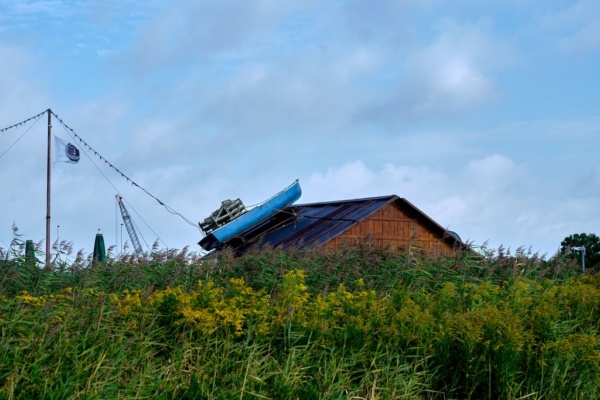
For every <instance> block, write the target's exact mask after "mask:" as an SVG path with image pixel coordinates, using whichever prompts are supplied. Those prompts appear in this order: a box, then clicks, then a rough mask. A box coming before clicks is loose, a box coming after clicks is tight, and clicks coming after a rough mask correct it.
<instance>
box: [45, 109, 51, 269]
mask: <svg viewBox="0 0 600 400" xmlns="http://www.w3.org/2000/svg"><path fill="white" fill-rule="evenodd" d="M46 112H47V113H48V162H47V163H46V269H50V268H51V266H50V167H51V165H50V146H51V144H52V141H51V131H52V120H51V114H52V110H50V109H47V110H46Z"/></svg>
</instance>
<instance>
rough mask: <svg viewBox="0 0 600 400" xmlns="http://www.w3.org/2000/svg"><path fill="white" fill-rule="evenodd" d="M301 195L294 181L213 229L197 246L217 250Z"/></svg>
mask: <svg viewBox="0 0 600 400" xmlns="http://www.w3.org/2000/svg"><path fill="white" fill-rule="evenodd" d="M301 195H302V189H301V188H300V182H299V181H298V180H296V181H295V182H294V183H293V184H291V185H290V186H289V187H287V188H286V189H284V190H283V191H281V192H280V193H278V194H276V195H275V196H273V197H272V198H270V199H269V200H267V201H265V202H264V203H262V204H261V205H259V206H257V207H255V208H253V209H251V210H250V211H247V212H246V213H244V214H242V215H240V216H239V217H238V218H236V219H234V220H233V221H231V222H229V223H228V224H226V225H223V226H221V227H219V228H218V229H215V230H214V231H212V232H211V233H210V234H208V235H207V236H205V237H204V238H203V239H202V240H201V241H200V242H199V243H198V244H199V245H200V246H201V247H202V248H203V249H204V250H206V251H210V250H213V249H216V248H218V247H219V246H221V245H222V244H223V243H225V242H226V241H228V240H230V239H232V238H234V237H236V236H238V235H239V234H241V233H243V232H245V231H247V230H248V229H250V228H252V227H253V226H255V225H256V224H258V223H260V222H262V221H264V220H266V219H268V218H270V217H272V216H273V215H275V214H277V213H278V212H279V211H281V210H283V209H284V208H285V207H287V206H289V205H291V204H293V203H294V202H295V201H296V200H298V199H299V198H300V196H301Z"/></svg>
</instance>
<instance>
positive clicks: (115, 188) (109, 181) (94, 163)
mask: <svg viewBox="0 0 600 400" xmlns="http://www.w3.org/2000/svg"><path fill="white" fill-rule="evenodd" d="M61 125H62V124H61ZM63 129H65V131H66V132H67V135H69V136H72V135H71V133H70V132H69V131H68V130H67V129H66V128H65V126H64V125H63ZM72 139H75V138H73V137H72ZM92 151H93V150H92ZM83 154H85V156H86V157H87V158H88V159H89V160H90V162H91V163H92V165H93V166H94V167H95V168H96V169H97V170H98V172H100V174H101V175H102V176H103V177H104V179H106V181H107V182H108V183H109V185H110V186H112V188H113V189H114V190H115V192H116V193H117V194H119V195H120V194H121V191H120V190H119V189H117V187H116V186H115V185H114V184H113V182H112V181H111V180H110V179H109V178H108V176H106V174H105V173H104V172H103V171H102V170H101V169H100V167H98V165H97V164H96V162H94V159H93V158H92V157H90V155H89V154H88V153H87V151H85V150H84V152H83ZM121 198H122V197H121ZM127 204H129V206H130V207H131V208H132V209H133V211H135V213H136V214H137V215H138V216H140V214H139V213H138V212H137V211H136V210H135V209H134V208H133V206H131V204H130V203H129V202H127ZM140 218H141V216H140ZM142 220H143V219H142ZM132 222H133V223H134V225H135V222H134V221H133V220H132ZM144 223H145V224H146V225H147V226H148V228H150V226H149V225H148V223H146V221H144ZM136 228H137V227H136ZM150 230H151V231H152V233H154V235H156V237H157V238H158V240H160V241H161V242H162V243H163V244H164V245H165V246H166V247H169V246H167V244H166V243H165V242H164V241H163V240H162V239H161V238H160V237H159V236H158V235H157V234H156V232H154V230H152V228H150ZM138 233H140V236H142V239H143V241H144V243H145V244H146V247H147V248H148V249H150V246H148V242H147V241H146V239H145V238H144V236H143V235H142V234H141V232H140V231H139V229H138Z"/></svg>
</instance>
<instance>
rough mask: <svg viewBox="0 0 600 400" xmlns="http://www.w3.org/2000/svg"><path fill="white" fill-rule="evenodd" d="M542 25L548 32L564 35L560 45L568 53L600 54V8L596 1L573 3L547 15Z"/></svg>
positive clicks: (586, 0)
mask: <svg viewBox="0 0 600 400" xmlns="http://www.w3.org/2000/svg"><path fill="white" fill-rule="evenodd" d="M541 23H542V27H544V28H546V29H547V30H550V31H555V32H559V33H560V34H561V35H562V38H560V39H559V43H560V46H561V48H562V49H563V51H565V52H567V53H571V54H581V55H586V54H597V53H598V52H600V8H599V7H598V3H597V2H596V1H594V0H579V1H576V2H571V3H570V4H569V6H567V7H565V8H563V9H561V10H560V11H554V12H549V13H547V14H546V15H545V17H544V18H543V19H542V22H541Z"/></svg>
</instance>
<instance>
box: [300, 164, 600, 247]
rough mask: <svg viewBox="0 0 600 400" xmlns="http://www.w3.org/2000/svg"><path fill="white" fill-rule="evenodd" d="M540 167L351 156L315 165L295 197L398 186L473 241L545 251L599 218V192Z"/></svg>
mask: <svg viewBox="0 0 600 400" xmlns="http://www.w3.org/2000/svg"><path fill="white" fill-rule="evenodd" d="M538 174H539V171H536V172H534V171H532V170H531V169H530V168H529V167H528V166H526V165H524V164H519V163H517V162H515V161H514V160H513V159H511V158H509V157H507V156H505V155H501V154H492V155H489V156H486V157H483V158H478V159H472V160H470V161H467V162H465V163H464V164H463V165H462V166H461V167H460V168H459V169H457V170H449V169H444V168H438V169H432V168H426V167H409V166H403V165H395V164H391V163H388V164H385V165H384V166H382V167H381V168H379V169H373V168H370V167H369V166H367V164H365V163H364V162H362V161H360V160H356V161H352V162H347V163H343V164H340V165H338V166H336V167H331V168H329V169H327V171H326V172H323V173H313V174H312V175H311V176H310V177H309V178H308V180H305V181H304V182H302V183H303V188H304V193H303V197H302V198H301V200H300V201H299V202H313V201H329V200H344V199H351V198H360V197H372V196H379V195H389V194H397V195H399V196H400V197H404V198H406V199H407V200H409V201H410V202H412V203H413V204H415V205H416V206H417V207H418V208H420V209H421V210H422V211H423V212H425V213H426V214H428V215H429V216H430V217H432V218H433V219H434V220H436V221H437V222H438V223H439V224H440V225H442V226H444V227H447V228H448V229H450V230H453V231H456V232H457V233H458V234H459V235H460V236H461V237H462V238H463V239H464V240H469V241H473V242H474V243H475V244H476V245H482V244H483V243H484V242H488V245H489V246H491V247H492V248H494V247H498V246H500V245H504V246H505V247H511V248H512V249H513V250H514V249H515V248H517V247H520V246H525V247H532V250H533V251H540V252H541V253H547V255H549V256H550V255H553V254H554V252H555V250H556V249H558V247H559V244H560V241H561V240H562V239H563V238H564V237H565V236H567V235H569V234H571V233H573V232H577V231H586V230H589V231H591V230H593V224H594V223H595V224H597V223H599V222H600V221H598V219H597V218H595V219H594V218H590V217H591V216H593V215H595V214H594V211H593V210H594V207H595V206H594V204H593V203H594V201H597V200H592V198H589V199H578V198H577V197H576V195H569V194H565V193H563V192H560V194H559V192H556V191H555V188H554V187H552V186H548V185H546V184H545V183H544V182H543V179H540V175H538ZM550 199H552V200H550ZM557 202H558V203H560V204H562V207H560V208H558V209H557V208H556V204H557ZM594 221H595V222H594Z"/></svg>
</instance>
